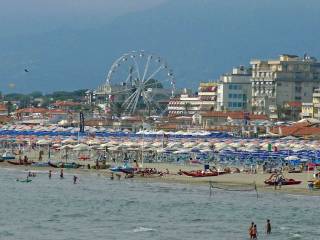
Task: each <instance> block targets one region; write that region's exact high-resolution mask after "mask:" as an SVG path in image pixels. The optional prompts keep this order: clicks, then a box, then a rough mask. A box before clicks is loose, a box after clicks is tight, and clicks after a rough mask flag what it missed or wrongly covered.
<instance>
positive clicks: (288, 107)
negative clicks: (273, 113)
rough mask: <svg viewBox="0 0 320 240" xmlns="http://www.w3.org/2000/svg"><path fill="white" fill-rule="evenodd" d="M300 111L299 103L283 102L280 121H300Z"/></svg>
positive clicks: (300, 105) (300, 104)
mask: <svg viewBox="0 0 320 240" xmlns="http://www.w3.org/2000/svg"><path fill="white" fill-rule="evenodd" d="M301 109H302V103H301V102H285V103H284V104H283V108H282V111H281V113H280V114H279V115H280V116H282V117H281V119H283V120H286V121H298V120H299V119H300V114H301Z"/></svg>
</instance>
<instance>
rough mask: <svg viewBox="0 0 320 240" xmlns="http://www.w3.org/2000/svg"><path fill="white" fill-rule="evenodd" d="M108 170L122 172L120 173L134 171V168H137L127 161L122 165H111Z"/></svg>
mask: <svg viewBox="0 0 320 240" xmlns="http://www.w3.org/2000/svg"><path fill="white" fill-rule="evenodd" d="M110 170H111V171H112V172H122V173H128V174H129V173H134V171H135V170H137V169H136V168H134V167H131V166H130V165H129V164H128V163H125V164H124V165H122V166H116V167H112V168H110Z"/></svg>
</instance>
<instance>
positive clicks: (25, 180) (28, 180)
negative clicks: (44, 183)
mask: <svg viewBox="0 0 320 240" xmlns="http://www.w3.org/2000/svg"><path fill="white" fill-rule="evenodd" d="M17 182H22V183H29V182H32V180H31V179H28V178H27V179H22V180H21V179H17Z"/></svg>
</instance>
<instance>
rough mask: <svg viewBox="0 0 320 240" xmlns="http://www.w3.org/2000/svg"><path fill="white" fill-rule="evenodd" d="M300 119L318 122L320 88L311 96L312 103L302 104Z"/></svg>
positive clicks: (319, 116)
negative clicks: (311, 119)
mask: <svg viewBox="0 0 320 240" xmlns="http://www.w3.org/2000/svg"><path fill="white" fill-rule="evenodd" d="M301 118H302V119H304V118H316V119H319V120H320V88H318V89H315V90H314V92H313V94H312V102H308V103H302V110H301Z"/></svg>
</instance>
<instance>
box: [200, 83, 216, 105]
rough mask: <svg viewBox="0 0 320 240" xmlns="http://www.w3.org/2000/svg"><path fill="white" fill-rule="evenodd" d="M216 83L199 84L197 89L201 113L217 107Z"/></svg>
mask: <svg viewBox="0 0 320 240" xmlns="http://www.w3.org/2000/svg"><path fill="white" fill-rule="evenodd" d="M217 96H218V83H216V82H207V83H200V86H199V88H198V97H199V101H200V103H199V105H200V110H201V111H212V110H214V109H216V107H217Z"/></svg>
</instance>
